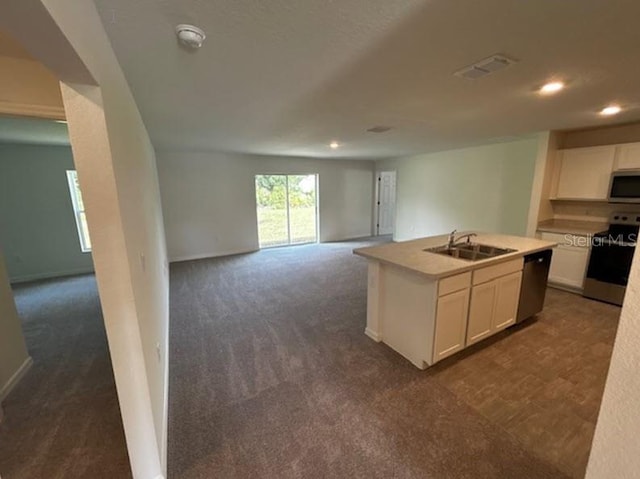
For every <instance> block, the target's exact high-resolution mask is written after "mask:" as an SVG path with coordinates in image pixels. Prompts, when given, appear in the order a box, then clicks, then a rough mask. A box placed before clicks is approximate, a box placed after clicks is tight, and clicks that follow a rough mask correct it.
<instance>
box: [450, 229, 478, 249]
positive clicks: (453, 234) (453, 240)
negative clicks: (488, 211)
mask: <svg viewBox="0 0 640 479" xmlns="http://www.w3.org/2000/svg"><path fill="white" fill-rule="evenodd" d="M457 232H458V230H453V231H452V232H451V233H449V243H448V244H447V247H448V248H449V249H451V248H453V247H454V246H455V245H456V244H457V243H459V242H460V240H461V239H463V238H467V243H471V238H472V237H473V236H478V235H477V234H476V233H465V234H463V235H460V236H458V238H456V233H457Z"/></svg>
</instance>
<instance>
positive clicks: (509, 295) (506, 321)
mask: <svg viewBox="0 0 640 479" xmlns="http://www.w3.org/2000/svg"><path fill="white" fill-rule="evenodd" d="M496 283H498V285H497V294H496V305H495V308H494V312H493V323H492V325H491V329H492V331H493V332H498V331H500V330H502V329H504V328H506V327H508V326H511V325H512V324H514V323H515V322H516V314H517V313H518V303H519V301H520V285H521V284H522V271H518V272H517V273H512V274H509V275H507V276H503V277H502V278H498V279H497V280H496Z"/></svg>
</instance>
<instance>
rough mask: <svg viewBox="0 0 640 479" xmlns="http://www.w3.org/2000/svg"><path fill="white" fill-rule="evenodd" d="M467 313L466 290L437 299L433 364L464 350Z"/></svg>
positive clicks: (467, 300) (467, 298)
mask: <svg viewBox="0 0 640 479" xmlns="http://www.w3.org/2000/svg"><path fill="white" fill-rule="evenodd" d="M468 311H469V289H468V288H467V289H463V290H461V291H457V292H455V293H451V294H448V295H446V296H440V297H439V298H438V305H437V309H436V335H435V341H434V351H433V362H434V363H435V362H437V361H440V360H441V359H444V358H446V357H447V356H451V355H452V354H454V353H456V352H458V351H460V350H461V349H462V348H464V339H465V331H466V329H467V313H468Z"/></svg>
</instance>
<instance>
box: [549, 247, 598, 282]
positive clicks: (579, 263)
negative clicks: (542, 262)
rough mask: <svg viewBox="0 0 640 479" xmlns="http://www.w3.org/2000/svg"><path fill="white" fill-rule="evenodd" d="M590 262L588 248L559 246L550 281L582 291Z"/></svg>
mask: <svg viewBox="0 0 640 479" xmlns="http://www.w3.org/2000/svg"><path fill="white" fill-rule="evenodd" d="M588 261H589V249H588V248H578V247H572V246H558V247H557V248H556V249H555V251H554V252H553V257H552V259H551V269H550V270H549V281H550V282H551V283H556V284H558V285H562V286H569V287H570V288H575V289H580V290H581V289H582V284H583V282H584V274H585V271H586V269H587V262H588Z"/></svg>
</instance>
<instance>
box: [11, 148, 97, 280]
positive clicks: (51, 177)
mask: <svg viewBox="0 0 640 479" xmlns="http://www.w3.org/2000/svg"><path fill="white" fill-rule="evenodd" d="M73 169H75V165H74V164H73V155H72V153H71V147H69V146H54V145H25V144H10V143H0V191H1V192H2V193H1V194H0V244H2V247H3V249H4V254H5V259H6V264H7V270H8V271H9V279H10V281H11V282H18V281H30V280H34V279H40V278H50V277H55V276H64V275H69V274H78V273H87V272H90V271H93V261H92V259H91V253H83V252H82V250H81V248H80V240H79V238H78V230H77V227H76V221H75V215H74V212H73V205H72V203H71V197H70V195H69V187H68V183H67V174H66V171H67V170H73Z"/></svg>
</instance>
